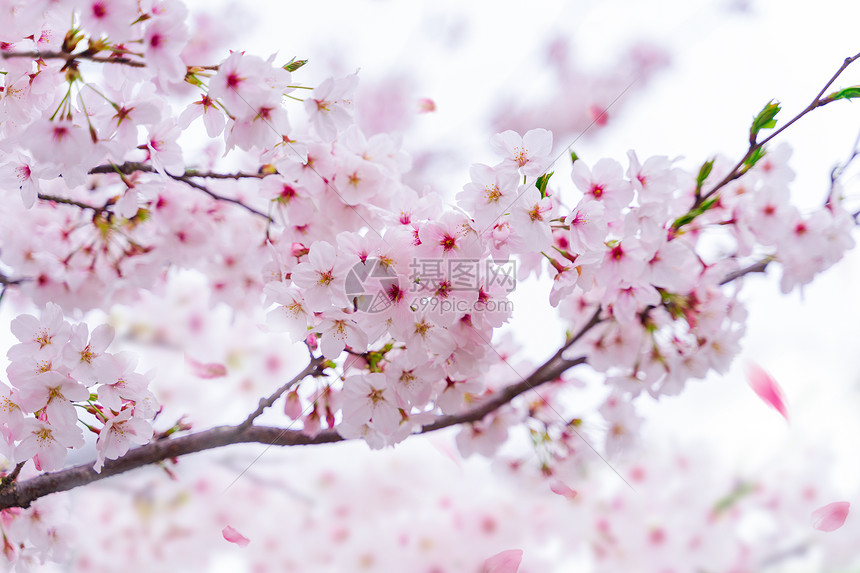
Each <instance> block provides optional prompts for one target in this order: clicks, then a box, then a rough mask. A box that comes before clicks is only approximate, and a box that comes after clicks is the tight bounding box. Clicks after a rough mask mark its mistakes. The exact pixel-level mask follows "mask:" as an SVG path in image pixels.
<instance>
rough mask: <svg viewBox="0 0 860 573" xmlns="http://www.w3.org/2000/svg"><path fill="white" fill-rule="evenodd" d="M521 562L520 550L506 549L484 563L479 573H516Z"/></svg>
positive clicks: (521, 551)
mask: <svg viewBox="0 0 860 573" xmlns="http://www.w3.org/2000/svg"><path fill="white" fill-rule="evenodd" d="M522 560H523V550H522V549H508V550H507V551H502V552H501V553H498V554H496V555H493V556H492V557H490V558H489V559H487V560H486V561H484V567H483V568H482V569H481V573H517V570H518V569H519V568H520V562H521V561H522Z"/></svg>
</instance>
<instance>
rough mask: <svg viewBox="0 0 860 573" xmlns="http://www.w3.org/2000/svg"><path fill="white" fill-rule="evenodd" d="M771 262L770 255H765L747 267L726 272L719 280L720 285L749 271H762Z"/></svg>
mask: <svg viewBox="0 0 860 573" xmlns="http://www.w3.org/2000/svg"><path fill="white" fill-rule="evenodd" d="M771 262H773V258H772V257H765V258H763V259H762V260H760V261H757V262H755V263H753V264H751V265H749V266H747V267H744V268H742V269H738V270H736V271H734V272H731V273H729V274H727V275H726V276H725V278H724V279H723V280H721V281H720V286H723V285H727V284H729V283H730V282H732V281H734V280H737V279H739V278H741V277H742V276H744V275H748V274H750V273H763V272H764V271H765V269H766V268H767V266H768V265H769V264H770V263H771Z"/></svg>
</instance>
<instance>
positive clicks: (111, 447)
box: [93, 408, 152, 472]
mask: <svg viewBox="0 0 860 573" xmlns="http://www.w3.org/2000/svg"><path fill="white" fill-rule="evenodd" d="M132 414H133V409H132V408H126V409H125V410H123V411H122V412H120V413H119V414H117V415H115V416H114V415H109V416H108V419H107V421H106V422H105V425H104V426H103V427H102V428H101V430H100V431H99V438H98V440H97V441H96V452H97V453H98V456H97V458H96V463H95V465H94V466H93V469H94V470H96V472H101V470H102V467H104V462H105V460H106V459H108V460H115V459H117V458H119V457H120V456H123V455H125V453H126V452H128V449H129V447H131V444H136V445H139V446H142V445H144V444H146V443H148V442H149V440H150V438H152V426H151V425H150V423H149V422H147V421H146V420H143V419H141V418H137V417H134V418H133V417H132Z"/></svg>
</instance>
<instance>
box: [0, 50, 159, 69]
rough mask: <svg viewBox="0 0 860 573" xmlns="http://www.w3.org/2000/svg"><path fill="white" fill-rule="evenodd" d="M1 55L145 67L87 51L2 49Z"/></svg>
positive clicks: (5, 56)
mask: <svg viewBox="0 0 860 573" xmlns="http://www.w3.org/2000/svg"><path fill="white" fill-rule="evenodd" d="M0 57H2V58H3V59H4V60H8V59H12V58H30V59H31V60H40V59H41V60H65V61H66V63H67V64H68V63H69V62H72V61H74V60H89V61H91V62H99V63H102V64H122V65H124V66H131V67H133V68H145V67H146V64H145V63H144V62H138V61H137V60H132V59H130V58H126V57H124V56H117V57H111V56H108V57H105V56H96V55H95V54H89V53H87V52H78V53H77V54H69V53H67V52H3V51H0Z"/></svg>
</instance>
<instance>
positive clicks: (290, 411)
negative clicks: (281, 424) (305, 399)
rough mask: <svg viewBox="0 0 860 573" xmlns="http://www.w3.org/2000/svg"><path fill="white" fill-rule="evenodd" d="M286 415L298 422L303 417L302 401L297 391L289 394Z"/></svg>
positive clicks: (285, 405)
mask: <svg viewBox="0 0 860 573" xmlns="http://www.w3.org/2000/svg"><path fill="white" fill-rule="evenodd" d="M284 414H286V415H287V416H289V417H290V419H291V420H297V419H298V418H299V416H301V415H302V401H301V400H300V399H299V394H298V392H296V391H295V390H293V391H292V392H290V393H289V394H287V401H286V403H285V404H284Z"/></svg>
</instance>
